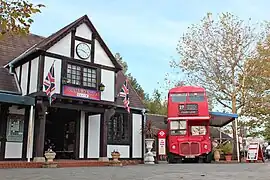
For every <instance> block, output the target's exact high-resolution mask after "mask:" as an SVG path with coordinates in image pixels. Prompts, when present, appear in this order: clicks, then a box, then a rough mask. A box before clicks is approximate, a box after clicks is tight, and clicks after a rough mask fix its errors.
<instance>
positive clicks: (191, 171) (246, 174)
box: [0, 163, 270, 180]
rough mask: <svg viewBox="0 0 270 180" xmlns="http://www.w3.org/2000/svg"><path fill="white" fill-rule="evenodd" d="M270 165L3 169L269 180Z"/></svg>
mask: <svg viewBox="0 0 270 180" xmlns="http://www.w3.org/2000/svg"><path fill="white" fill-rule="evenodd" d="M269 170H270V163H264V164H263V163H257V164H255V163H252V164H157V165H136V166H123V167H80V168H55V169H48V168H47V169H44V168H41V169H0V175H1V179H3V180H86V179H88V180H127V179H128V180H176V179H177V180H204V179H205V180H247V179H254V180H261V179H263V180H267V179H269V176H270V173H269Z"/></svg>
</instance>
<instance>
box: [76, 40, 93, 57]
mask: <svg viewBox="0 0 270 180" xmlns="http://www.w3.org/2000/svg"><path fill="white" fill-rule="evenodd" d="M76 53H77V55H78V56H79V58H81V59H88V58H89V57H90V54H91V49H90V47H89V46H88V45H87V44H86V43H80V44H78V45H77V47H76Z"/></svg>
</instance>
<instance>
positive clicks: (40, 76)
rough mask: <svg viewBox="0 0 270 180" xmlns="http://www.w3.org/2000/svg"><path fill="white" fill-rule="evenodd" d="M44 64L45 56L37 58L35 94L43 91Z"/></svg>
mask: <svg viewBox="0 0 270 180" xmlns="http://www.w3.org/2000/svg"><path fill="white" fill-rule="evenodd" d="M44 64H45V56H44V55H40V56H39V63H38V72H39V73H38V80H37V81H38V82H37V92H39V91H42V90H43V72H44Z"/></svg>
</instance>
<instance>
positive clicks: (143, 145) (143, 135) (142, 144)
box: [141, 114, 145, 158]
mask: <svg viewBox="0 0 270 180" xmlns="http://www.w3.org/2000/svg"><path fill="white" fill-rule="evenodd" d="M144 117H145V116H144V115H143V114H142V129H144ZM141 133H142V158H143V157H144V146H145V145H144V132H143V131H141Z"/></svg>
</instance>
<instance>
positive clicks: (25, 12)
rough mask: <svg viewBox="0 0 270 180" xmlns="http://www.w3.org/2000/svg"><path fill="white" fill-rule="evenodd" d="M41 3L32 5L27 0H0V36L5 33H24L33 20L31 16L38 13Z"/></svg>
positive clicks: (27, 31)
mask: <svg viewBox="0 0 270 180" xmlns="http://www.w3.org/2000/svg"><path fill="white" fill-rule="evenodd" d="M42 7H44V5H42V4H37V5H34V4H33V3H30V2H29V1H27V0H0V31H1V33H0V37H2V36H3V35H4V34H5V33H9V34H15V35H25V34H28V33H29V28H30V26H31V24H32V23H33V22H34V20H33V19H32V16H33V15H34V14H36V13H40V12H41V11H40V9H41V8H42Z"/></svg>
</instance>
